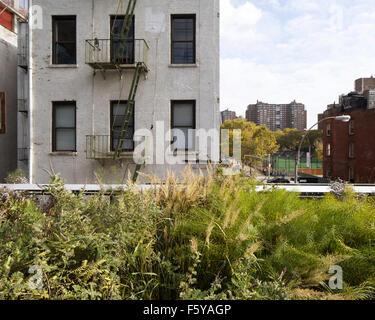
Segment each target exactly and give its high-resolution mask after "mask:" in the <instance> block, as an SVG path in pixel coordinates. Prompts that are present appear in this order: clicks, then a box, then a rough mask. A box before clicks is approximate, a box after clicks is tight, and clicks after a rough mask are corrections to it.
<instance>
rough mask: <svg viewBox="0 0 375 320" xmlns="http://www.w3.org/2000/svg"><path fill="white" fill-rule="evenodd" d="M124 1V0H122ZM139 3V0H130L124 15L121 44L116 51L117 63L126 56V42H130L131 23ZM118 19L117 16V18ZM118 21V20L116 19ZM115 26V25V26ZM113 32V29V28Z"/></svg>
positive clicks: (120, 36)
mask: <svg viewBox="0 0 375 320" xmlns="http://www.w3.org/2000/svg"><path fill="white" fill-rule="evenodd" d="M120 1H122V0H120ZM136 4H137V0H129V3H128V7H127V8H126V12H125V16H124V22H123V24H122V26H121V31H120V35H119V40H120V46H119V48H118V50H117V52H116V53H115V61H114V62H115V63H116V62H118V61H121V59H122V57H123V56H124V53H125V50H126V44H127V42H128V40H129V39H128V38H129V32H130V29H131V25H132V22H133V16H134V11H135V6H136ZM115 19H117V16H116V18H115ZM115 21H116V20H115ZM113 27H115V25H114V26H113ZM112 32H113V30H112Z"/></svg>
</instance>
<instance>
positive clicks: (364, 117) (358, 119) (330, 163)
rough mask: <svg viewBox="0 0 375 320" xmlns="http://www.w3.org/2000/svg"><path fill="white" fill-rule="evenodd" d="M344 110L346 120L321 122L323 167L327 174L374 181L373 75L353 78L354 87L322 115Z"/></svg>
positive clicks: (374, 86) (355, 181)
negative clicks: (348, 119) (348, 118)
mask: <svg viewBox="0 0 375 320" xmlns="http://www.w3.org/2000/svg"><path fill="white" fill-rule="evenodd" d="M343 114H347V115H350V116H351V120H350V122H349V123H344V122H341V121H335V120H332V119H327V120H326V121H324V122H323V132H324V136H323V147H324V160H323V170H324V175H325V177H327V178H331V179H337V178H340V179H342V180H345V181H350V182H353V183H375V144H374V140H373V136H374V134H375V126H374V123H375V79H374V78H365V79H358V80H356V81H355V91H354V92H351V93H349V94H347V95H343V96H341V97H340V102H339V104H334V105H329V106H328V108H327V110H326V111H325V112H324V117H334V116H338V115H343Z"/></svg>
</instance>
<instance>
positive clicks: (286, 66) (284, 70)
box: [220, 0, 375, 126]
mask: <svg viewBox="0 0 375 320" xmlns="http://www.w3.org/2000/svg"><path fill="white" fill-rule="evenodd" d="M220 5H221V14H220V15H221V26H220V28H221V31H220V32H221V44H220V45H221V109H222V110H224V109H227V108H229V109H230V110H233V111H236V112H237V115H242V116H245V111H246V108H247V105H249V104H251V103H256V101H257V100H260V101H263V102H268V103H289V102H291V101H293V100H296V101H297V102H301V103H304V104H305V106H306V109H307V113H308V126H311V125H313V124H314V123H316V122H317V114H318V113H321V112H323V111H324V110H325V109H326V108H327V105H328V104H331V103H333V102H334V101H336V102H337V101H338V97H339V95H340V94H343V93H349V92H350V91H353V90H354V80H355V79H358V78H362V77H370V76H371V75H374V76H375V1H374V0H220Z"/></svg>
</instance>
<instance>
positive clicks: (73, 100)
mask: <svg viewBox="0 0 375 320" xmlns="http://www.w3.org/2000/svg"><path fill="white" fill-rule="evenodd" d="M129 2H130V4H135V9H134V15H128V17H130V18H129V20H127V15H126V10H127V8H128V4H129ZM31 5H32V11H33V12H34V14H35V17H34V18H35V19H34V20H33V24H32V25H31V24H30V26H29V41H30V43H32V46H31V48H30V50H29V59H28V67H29V73H28V77H27V78H25V82H26V84H24V85H23V84H22V83H21V84H20V86H21V87H22V86H24V87H26V88H28V92H29V96H30V98H27V100H28V121H27V126H26V127H27V129H26V132H27V136H28V141H29V142H28V143H27V145H25V146H21V147H24V148H27V150H28V155H29V156H28V158H29V159H28V166H27V168H26V169H27V171H28V172H29V177H30V182H31V183H46V182H49V176H48V173H47V172H46V169H47V170H49V169H50V165H51V166H52V167H53V169H54V171H55V172H59V173H61V176H62V177H63V178H64V179H65V180H66V181H67V182H68V183H85V182H95V181H96V178H97V177H98V176H99V177H100V178H102V179H105V181H104V182H112V183H122V182H123V181H124V177H126V176H127V173H128V170H129V171H130V172H131V174H133V172H134V171H135V168H136V165H135V163H134V160H133V150H134V149H135V148H137V145H138V144H139V143H141V142H142V141H139V142H134V141H133V134H134V132H137V131H139V130H141V129H147V130H151V132H154V131H155V130H156V128H157V127H160V123H161V122H162V123H164V130H165V132H167V131H168V130H169V129H176V128H179V129H181V130H183V132H187V130H191V132H193V133H194V130H196V129H206V130H209V129H219V125H220V112H219V110H220V109H219V0H189V1H185V0H158V1H155V0H138V1H130V0H123V1H121V0H106V1H103V0H80V1H76V0H60V1H53V0H33V1H32V3H31ZM130 13H131V11H130ZM127 21H128V22H129V23H128V24H127ZM126 26H129V28H127V27H126ZM124 34H126V36H124ZM123 38H126V39H125V40H123ZM137 66H138V69H137ZM138 71H139V82H137V77H136V76H135V74H137V72H138ZM133 81H134V83H135V85H137V84H138V86H137V90H134V91H133V92H134V93H135V99H134V112H133V113H132V114H129V118H127V116H126V112H127V110H128V111H129V110H130V111H132V110H131V109H129V108H130V107H129V105H130V104H129V103H128V104H127V102H128V101H129V93H130V92H131V91H132V90H131V86H132V83H133ZM130 101H131V99H130ZM127 120H129V121H127ZM124 122H126V125H124ZM19 126H20V127H22V130H24V129H25V125H24V124H22V123H19ZM124 128H125V130H124ZM20 129H21V128H20ZM122 132H124V136H123V134H122ZM125 133H126V134H125ZM173 139H174V138H173V136H171V138H170V140H173ZM166 140H168V139H166ZM152 141H153V148H151V149H154V150H155V149H157V148H158V147H157V146H156V139H155V137H154V138H153V140H152ZM170 143H171V141H169V142H168V143H166V149H168V148H169V149H170ZM211 147H212V148H216V149H218V148H219V146H218V144H212V146H211ZM199 148H200V147H199V143H197V138H196V137H195V136H194V134H192V133H190V135H188V137H187V138H186V141H185V142H184V141H182V144H181V141H180V142H179V143H177V146H176V149H178V150H174V149H173V150H170V153H171V154H176V153H177V154H181V153H183V154H188V155H189V156H190V157H191V158H192V159H195V158H197V156H198V154H199V153H200V152H201V151H202V150H199ZM155 151H158V150H155ZM159 151H160V150H159ZM167 152H168V151H167ZM152 157H153V160H154V161H151V162H152V163H155V164H146V165H143V166H142V167H141V169H140V171H141V172H144V173H155V174H157V175H158V176H160V177H163V176H165V175H166V174H167V171H168V169H170V168H172V169H173V170H174V171H177V172H178V171H179V170H181V169H183V167H184V165H175V166H172V167H171V166H170V165H166V164H156V163H157V161H156V155H155V153H153V154H152ZM193 162H194V161H193ZM19 165H20V163H19ZM196 167H198V166H196ZM201 167H202V165H201Z"/></svg>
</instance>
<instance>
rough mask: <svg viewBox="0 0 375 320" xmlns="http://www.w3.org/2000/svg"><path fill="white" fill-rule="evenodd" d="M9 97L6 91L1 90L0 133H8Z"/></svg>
mask: <svg viewBox="0 0 375 320" xmlns="http://www.w3.org/2000/svg"><path fill="white" fill-rule="evenodd" d="M6 105H7V98H6V92H0V125H1V126H0V134H5V133H7V121H6V116H7V114H6V110H7V107H6Z"/></svg>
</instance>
